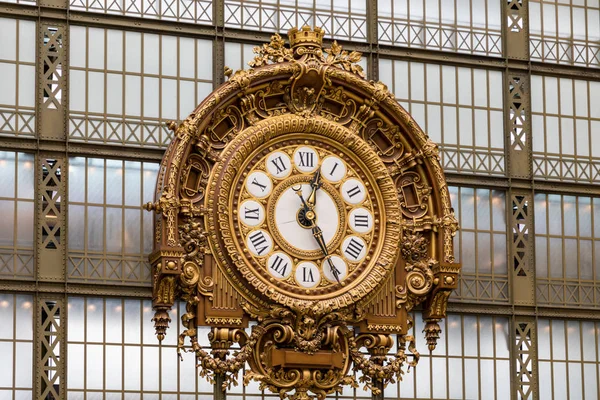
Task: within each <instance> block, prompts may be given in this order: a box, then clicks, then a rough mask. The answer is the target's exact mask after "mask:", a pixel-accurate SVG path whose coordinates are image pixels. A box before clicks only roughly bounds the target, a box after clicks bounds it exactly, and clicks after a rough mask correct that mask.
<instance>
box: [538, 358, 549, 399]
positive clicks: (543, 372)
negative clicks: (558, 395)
mask: <svg viewBox="0 0 600 400" xmlns="http://www.w3.org/2000/svg"><path fill="white" fill-rule="evenodd" d="M538 368H539V370H538V373H539V375H540V376H543V377H544V380H545V382H546V384H545V385H539V390H540V399H552V398H553V396H552V385H551V384H550V379H551V376H552V373H551V369H550V363H549V362H540V363H539V365H538Z"/></svg>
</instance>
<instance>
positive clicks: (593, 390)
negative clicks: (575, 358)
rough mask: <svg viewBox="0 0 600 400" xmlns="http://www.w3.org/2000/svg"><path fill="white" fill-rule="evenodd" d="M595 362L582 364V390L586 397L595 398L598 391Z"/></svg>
mask: <svg viewBox="0 0 600 400" xmlns="http://www.w3.org/2000/svg"><path fill="white" fill-rule="evenodd" d="M596 369H597V366H596V364H583V390H584V391H585V398H586V399H595V398H596V396H597V393H598V372H597V370H596Z"/></svg>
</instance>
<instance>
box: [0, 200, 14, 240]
mask: <svg viewBox="0 0 600 400" xmlns="http://www.w3.org/2000/svg"><path fill="white" fill-rule="evenodd" d="M0 217H1V218H2V220H3V221H4V222H3V229H1V230H0V246H7V247H12V246H13V245H14V243H13V242H14V237H13V235H14V229H15V202H14V201H6V200H0Z"/></svg>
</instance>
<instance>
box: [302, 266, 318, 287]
mask: <svg viewBox="0 0 600 400" xmlns="http://www.w3.org/2000/svg"><path fill="white" fill-rule="evenodd" d="M302 282H311V283H314V282H315V277H314V276H313V270H312V268H310V267H302Z"/></svg>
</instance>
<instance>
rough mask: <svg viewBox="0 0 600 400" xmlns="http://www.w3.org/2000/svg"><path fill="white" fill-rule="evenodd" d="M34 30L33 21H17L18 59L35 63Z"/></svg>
mask: <svg viewBox="0 0 600 400" xmlns="http://www.w3.org/2000/svg"><path fill="white" fill-rule="evenodd" d="M35 40H36V29H35V22H34V21H24V20H21V21H19V59H20V60H21V61H24V62H35V47H36V46H35Z"/></svg>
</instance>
